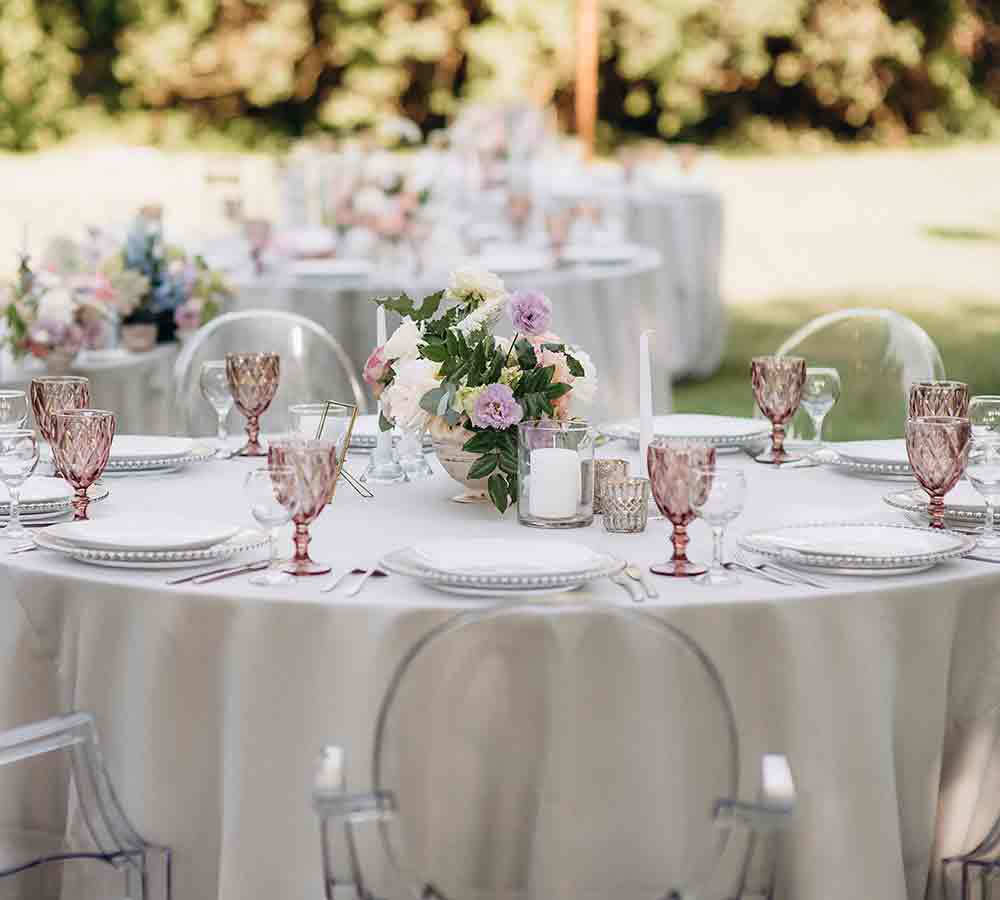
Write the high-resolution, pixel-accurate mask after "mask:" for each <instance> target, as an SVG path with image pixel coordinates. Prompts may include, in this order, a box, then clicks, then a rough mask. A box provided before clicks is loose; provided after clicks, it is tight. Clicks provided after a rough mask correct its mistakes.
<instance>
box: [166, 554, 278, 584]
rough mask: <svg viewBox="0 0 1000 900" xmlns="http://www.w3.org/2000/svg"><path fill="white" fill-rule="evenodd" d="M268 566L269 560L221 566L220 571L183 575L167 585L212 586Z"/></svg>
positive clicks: (211, 570) (212, 570) (213, 570)
mask: <svg viewBox="0 0 1000 900" xmlns="http://www.w3.org/2000/svg"><path fill="white" fill-rule="evenodd" d="M269 565H270V561H269V560H266V559H258V560H254V561H253V562H243V563H239V564H238V565H235V566H223V567H222V568H221V569H210V570H209V571H207V572H196V573H195V574H194V575H184V576H183V577H181V578H172V579H171V580H170V581H168V582H167V584H169V585H174V584H188V583H190V584H212V583H213V582H215V581H222V580H223V579H225V578H235V577H236V576H237V575H249V574H250V573H251V572H260V571H261V570H263V569H266V568H267V567H268V566H269Z"/></svg>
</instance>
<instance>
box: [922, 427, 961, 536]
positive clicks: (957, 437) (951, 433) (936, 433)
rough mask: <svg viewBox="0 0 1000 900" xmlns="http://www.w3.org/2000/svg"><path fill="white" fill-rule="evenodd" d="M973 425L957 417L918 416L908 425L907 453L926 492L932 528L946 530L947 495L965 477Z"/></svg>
mask: <svg viewBox="0 0 1000 900" xmlns="http://www.w3.org/2000/svg"><path fill="white" fill-rule="evenodd" d="M971 438H972V426H971V425H970V424H969V420H968V419H962V418H958V417H957V416H917V417H916V418H913V419H908V420H907V422H906V454H907V456H908V457H909V458H910V468H912V469H913V476H914V478H916V479H917V482H918V483H919V485H920V486H921V487H922V488H923V489H924V490H925V491H926V492H927V494H928V496H929V497H930V503H929V504H928V507H927V510H928V515H929V517H930V520H931V521H930V526H931V528H944V495H945V494H947V493H948V491H950V490H951V489H952V488H953V487H954V486H955V485H956V484H958V480H959V479H960V478H961V477H962V473H963V472H964V471H965V466H966V463H967V461H968V458H969V445H970V443H971Z"/></svg>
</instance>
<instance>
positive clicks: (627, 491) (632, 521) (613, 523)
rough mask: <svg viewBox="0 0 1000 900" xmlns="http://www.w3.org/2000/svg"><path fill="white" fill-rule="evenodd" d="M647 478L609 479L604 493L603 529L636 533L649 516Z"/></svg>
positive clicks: (643, 527) (613, 531)
mask: <svg viewBox="0 0 1000 900" xmlns="http://www.w3.org/2000/svg"><path fill="white" fill-rule="evenodd" d="M649 496H650V492H649V479H648V478H623V479H621V480H619V481H610V482H608V484H607V485H606V487H605V493H604V530H605V531H610V532H612V533H614V534H638V533H639V532H641V531H645V530H646V522H647V520H648V518H649Z"/></svg>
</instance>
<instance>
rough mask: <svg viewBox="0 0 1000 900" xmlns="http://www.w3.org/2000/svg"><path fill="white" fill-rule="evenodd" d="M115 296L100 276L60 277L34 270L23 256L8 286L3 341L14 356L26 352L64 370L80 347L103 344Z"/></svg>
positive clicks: (113, 314) (111, 323)
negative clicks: (15, 275) (15, 274)
mask: <svg viewBox="0 0 1000 900" xmlns="http://www.w3.org/2000/svg"><path fill="white" fill-rule="evenodd" d="M119 298H120V295H119V293H118V292H117V291H116V289H115V286H114V285H113V284H112V282H111V281H110V280H109V279H107V278H104V277H103V276H100V275H98V274H95V273H89V274H88V273H84V272H76V273H74V274H71V275H69V276H67V277H60V276H59V275H58V274H56V272H55V271H54V270H53V269H52V268H43V269H42V270H41V271H39V272H35V271H34V270H33V269H32V268H31V265H30V261H29V259H28V257H27V256H23V257H22V258H21V262H20V265H19V267H18V272H17V277H16V278H15V279H14V281H13V282H12V283H11V284H10V285H9V286H8V289H7V298H6V303H5V305H4V308H3V319H4V324H5V326H6V333H5V335H4V337H3V343H4V345H5V346H7V347H8V348H9V349H10V351H11V354H12V355H13V356H14V358H15V359H23V358H24V357H25V356H29V355H30V356H34V357H35V358H37V359H40V360H43V361H44V362H45V364H46V366H48V367H49V368H50V369H53V370H64V369H66V368H68V367H69V365H70V363H71V362H72V361H73V359H74V357H76V355H77V353H79V351H80V350H81V349H82V348H84V347H86V348H88V349H99V348H100V347H102V346H104V344H105V342H106V340H107V333H108V331H109V330H110V329H112V328H113V321H114V318H115V315H116V312H115V311H116V308H117V307H116V304H117V302H118V300H119Z"/></svg>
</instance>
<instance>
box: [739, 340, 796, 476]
mask: <svg viewBox="0 0 1000 900" xmlns="http://www.w3.org/2000/svg"><path fill="white" fill-rule="evenodd" d="M750 383H751V384H752V386H753V396H754V399H755V400H756V401H757V406H758V407H760V411H761V412H762V413H764V415H765V416H767V418H768V419H770V420H771V449H770V450H766V451H764V453H762V454H761V455H760V456H758V457H756V459H757V462H761V463H770V464H772V465H776V466H780V465H782V464H784V463H790V462H798V461H799V460H800V459H802V457H801V456H793V455H792V454H790V453H788V452H787V451H786V450H785V424H786V423H787V422H788V421H789V419H791V418H792V416H794V415H795V412H796V410H797V409H798V408H799V403H800V402H801V400H802V388H803V387H804V386H805V383H806V361H805V360H804V359H803V358H802V357H801V356H755V357H754V358H753V359H752V360H751V361H750Z"/></svg>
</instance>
